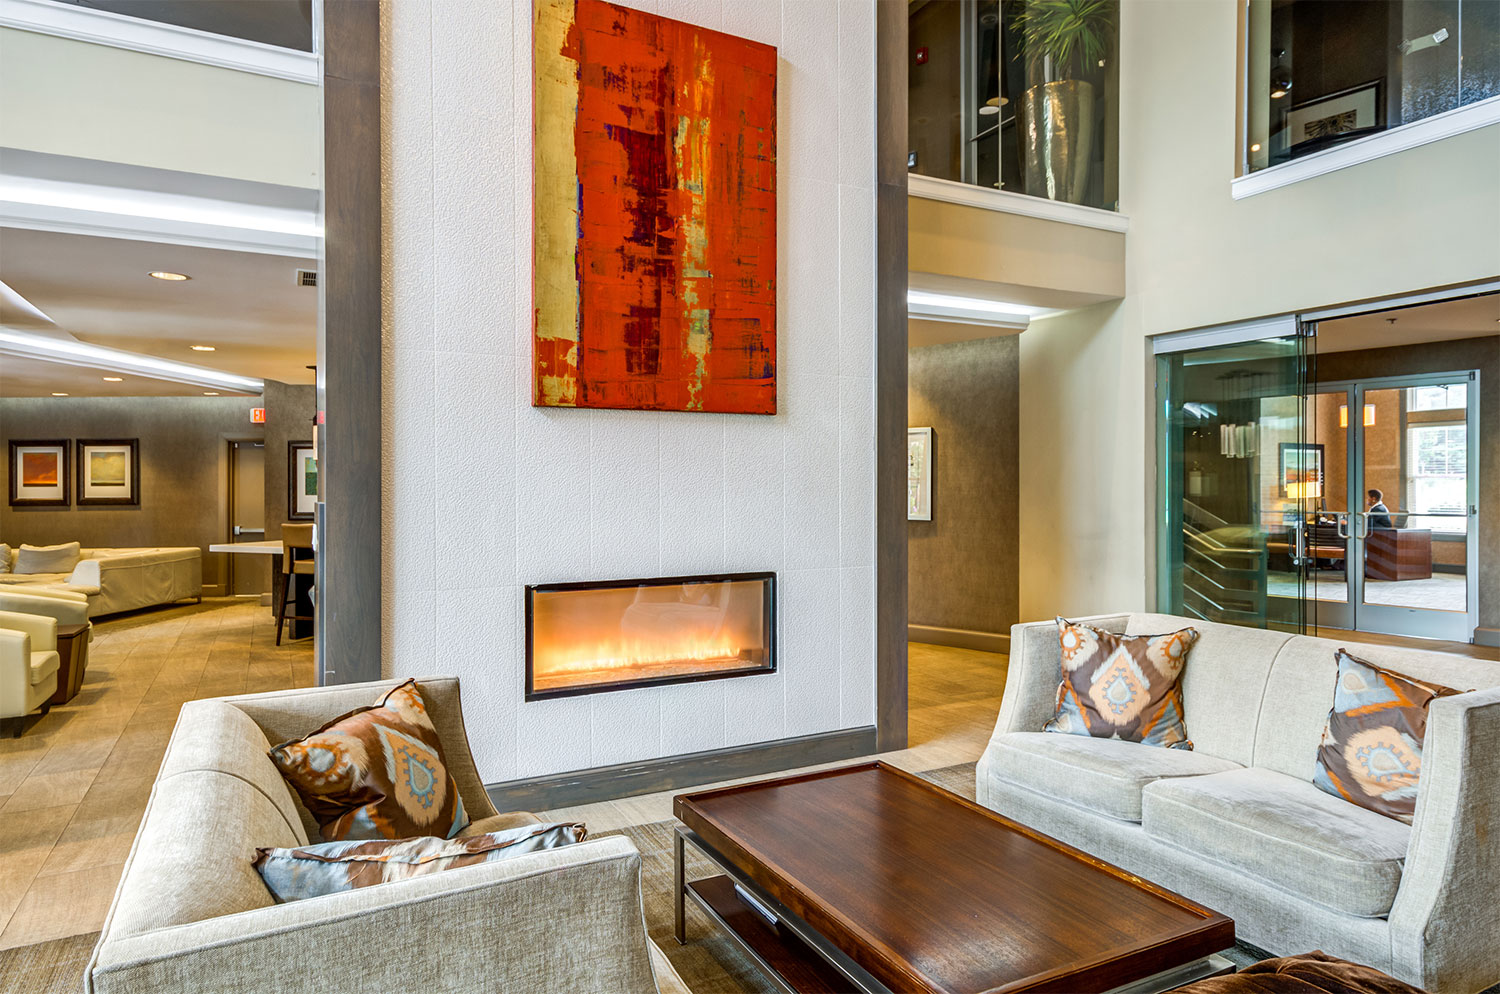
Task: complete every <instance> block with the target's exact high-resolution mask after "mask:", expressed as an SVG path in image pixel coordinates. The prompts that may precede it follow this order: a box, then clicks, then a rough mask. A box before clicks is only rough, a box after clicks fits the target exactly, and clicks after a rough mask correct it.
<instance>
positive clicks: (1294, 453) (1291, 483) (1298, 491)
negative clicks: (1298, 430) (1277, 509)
mask: <svg viewBox="0 0 1500 994" xmlns="http://www.w3.org/2000/svg"><path fill="white" fill-rule="evenodd" d="M1278 454H1279V455H1280V457H1281V458H1280V463H1281V496H1283V497H1285V498H1287V499H1288V500H1304V499H1308V498H1315V497H1321V496H1323V446H1322V445H1321V444H1309V443H1305V442H1282V443H1281V447H1280V450H1279V453H1278Z"/></svg>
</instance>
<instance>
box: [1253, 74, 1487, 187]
mask: <svg viewBox="0 0 1500 994" xmlns="http://www.w3.org/2000/svg"><path fill="white" fill-rule="evenodd" d="M1491 124H1500V97H1490V98H1488V99H1486V100H1480V101H1477V102H1475V103H1472V104H1469V105H1468V106H1467V107H1458V108H1455V109H1453V110H1450V111H1444V112H1443V113H1441V114H1434V115H1433V116H1432V117H1426V118H1423V119H1422V120H1420V121H1414V122H1412V123H1411V124H1405V125H1402V126H1401V127H1399V128H1392V129H1391V130H1389V131H1382V132H1380V133H1379V134H1374V135H1370V136H1369V137H1368V138H1358V139H1355V140H1354V141H1351V142H1349V143H1348V144H1347V145H1340V146H1338V147H1337V148H1330V149H1328V150H1326V151H1323V152H1317V153H1314V154H1313V155H1309V156H1307V157H1306V158H1303V159H1293V160H1292V161H1291V162H1284V163H1282V164H1280V165H1276V166H1268V167H1266V168H1265V169H1262V170H1260V171H1259V172H1255V173H1250V174H1249V175H1247V176H1237V177H1235V178H1234V179H1232V180H1230V181H1229V195H1230V196H1232V197H1233V198H1234V199H1235V200H1243V199H1244V198H1245V197H1253V196H1255V195H1256V194H1257V193H1265V192H1266V191H1268V190H1275V189H1278V188H1280V187H1283V186H1289V185H1291V184H1292V183H1300V182H1302V181H1303V180H1305V179H1312V178H1313V177H1314V176H1323V175H1325V174H1327V173H1331V172H1335V171H1337V170H1339V169H1346V168H1348V167H1349V166H1356V165H1359V164H1360V163H1361V162H1371V161H1373V160H1375V159H1379V158H1382V157H1383V156H1387V155H1395V154H1396V153H1397V152H1404V151H1406V150H1407V149H1409V148H1416V147H1418V146H1420V145H1427V144H1429V143H1431V142H1435V141H1440V140H1442V139H1444V138H1451V137H1453V136H1454V135H1461V134H1463V133H1464V132H1466V131H1474V130H1476V129H1478V128H1483V127H1488V126H1489V125H1491Z"/></svg>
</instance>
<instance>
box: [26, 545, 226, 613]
mask: <svg viewBox="0 0 1500 994" xmlns="http://www.w3.org/2000/svg"><path fill="white" fill-rule="evenodd" d="M18 552H19V550H18V549H12V550H11V568H12V569H14V567H15V561H16V557H17V554H18ZM80 557H81V558H80V559H79V561H78V565H77V566H75V567H74V568H73V572H71V573H13V572H5V573H0V590H6V589H19V590H20V591H21V592H23V593H27V594H33V595H37V596H43V597H53V596H58V595H60V594H75V595H76V594H82V595H83V596H84V597H86V598H87V599H88V616H89V617H90V618H97V617H98V616H100V615H102V614H115V613H117V612H119V611H134V610H136V609H137V608H143V607H153V606H155V605H157V604H170V603H172V602H173V601H179V600H183V599H184V598H188V597H193V598H197V599H202V597H203V552H202V550H201V549H197V548H161V549H82V550H80Z"/></svg>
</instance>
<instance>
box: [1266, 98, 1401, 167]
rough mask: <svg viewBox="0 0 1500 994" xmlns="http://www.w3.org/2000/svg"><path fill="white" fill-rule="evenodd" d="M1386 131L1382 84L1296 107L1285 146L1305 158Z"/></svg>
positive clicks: (1288, 119)
mask: <svg viewBox="0 0 1500 994" xmlns="http://www.w3.org/2000/svg"><path fill="white" fill-rule="evenodd" d="M1384 129H1385V101H1384V100H1382V99H1381V81H1380V80H1378V79H1377V80H1374V81H1373V82H1369V83H1362V84H1360V85H1359V86H1351V87H1349V88H1348V89H1347V90H1340V91H1338V92H1337V93H1330V94H1328V95H1327V96H1322V97H1318V98H1317V99H1316V100H1308V101H1306V102H1304V103H1300V104H1294V105H1293V106H1292V108H1291V110H1289V111H1287V115H1286V146H1287V149H1288V150H1290V151H1291V153H1292V155H1294V156H1295V155H1305V154H1307V153H1309V152H1316V151H1318V150H1320V149H1324V148H1328V147H1329V146H1332V145H1339V144H1342V143H1343V142H1346V141H1350V140H1351V139H1354V138H1359V137H1362V136H1364V135H1368V134H1372V133H1374V132H1376V131H1382V130H1384Z"/></svg>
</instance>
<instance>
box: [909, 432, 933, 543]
mask: <svg viewBox="0 0 1500 994" xmlns="http://www.w3.org/2000/svg"><path fill="white" fill-rule="evenodd" d="M906 520H908V521H931V520H932V429H931V428H908V429H906Z"/></svg>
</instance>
